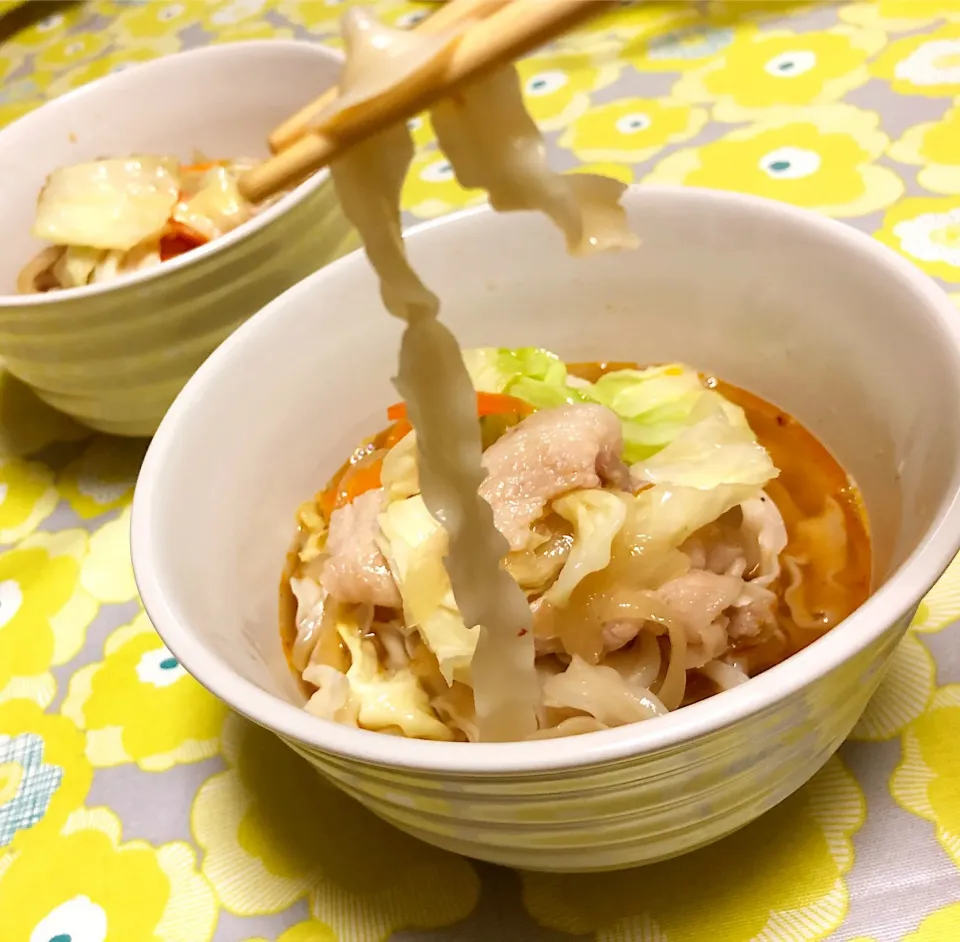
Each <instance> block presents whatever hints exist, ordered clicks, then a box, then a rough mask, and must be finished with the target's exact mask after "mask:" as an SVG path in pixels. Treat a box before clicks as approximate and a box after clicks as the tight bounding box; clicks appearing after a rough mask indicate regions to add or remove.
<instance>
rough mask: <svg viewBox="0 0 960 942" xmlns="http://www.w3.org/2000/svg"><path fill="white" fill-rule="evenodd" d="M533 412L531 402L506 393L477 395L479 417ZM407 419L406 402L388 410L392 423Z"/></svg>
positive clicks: (480, 393) (397, 403) (398, 403)
mask: <svg viewBox="0 0 960 942" xmlns="http://www.w3.org/2000/svg"><path fill="white" fill-rule="evenodd" d="M530 412H533V406H531V405H530V403H529V402H524V401H523V400H522V399H517V397H516V396H508V395H507V394H506V393H491V392H478V393H477V415H478V416H484V415H510V414H514V413H520V414H521V415H527V414H528V413H530ZM406 417H407V404H406V403H405V402H396V403H394V404H393V405H392V406H390V408H389V409H387V418H388V419H390V420H391V421H394V422H396V421H398V420H400V419H405V418H406Z"/></svg>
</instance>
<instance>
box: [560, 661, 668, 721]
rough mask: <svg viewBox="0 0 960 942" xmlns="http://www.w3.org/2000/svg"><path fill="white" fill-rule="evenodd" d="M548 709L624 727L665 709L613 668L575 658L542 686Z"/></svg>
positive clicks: (651, 696)
mask: <svg viewBox="0 0 960 942" xmlns="http://www.w3.org/2000/svg"><path fill="white" fill-rule="evenodd" d="M543 699H544V703H545V704H546V705H547V706H551V707H557V708H563V707H566V708H568V709H572V710H578V711H579V712H581V713H586V714H587V715H589V716H593V717H595V718H596V719H597V720H598V721H599V722H601V723H603V725H604V726H623V725H625V724H627V723H638V722H640V721H642V720H649V719H652V718H653V717H655V716H663V715H664V714H665V713H666V712H667V710H666V707H664V705H663V704H662V703H661V702H660V700H659V699H658V698H657V697H655V696H654V695H653V694H652V693H651V692H650V691H649V690H647V689H645V688H644V687H641V686H640V685H639V684H631V683H629V682H628V681H626V680H625V679H624V678H623V676H622V675H621V674H620V673H618V672H617V671H615V670H614V669H613V668H612V667H604V666H602V665H596V664H588V663H587V662H586V661H584V660H583V658H581V657H578V656H576V655H574V658H573V660H572V661H571V662H570V666H569V667H568V668H567V669H566V670H565V671H564V672H563V673H562V674H557V675H556V676H554V677H550V678H548V679H547V680H546V681H545V682H544V684H543Z"/></svg>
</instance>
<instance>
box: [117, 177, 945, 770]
mask: <svg viewBox="0 0 960 942" xmlns="http://www.w3.org/2000/svg"><path fill="white" fill-rule="evenodd" d="M630 192H631V196H632V197H633V198H637V197H638V196H642V195H643V194H646V193H650V194H654V193H657V194H662V195H666V196H668V197H672V198H675V199H680V200H700V201H708V202H710V201H712V202H720V203H727V204H735V205H741V206H747V207H751V208H753V209H754V210H755V211H759V212H760V213H763V214H767V215H772V216H779V217H781V218H782V219H783V220H785V221H787V222H788V223H790V224H792V225H794V226H801V227H804V228H806V229H807V230H808V231H812V232H814V233H818V234H819V235H820V236H821V238H823V239H825V240H827V241H832V242H834V243H835V244H837V245H838V248H847V249H849V250H851V251H856V252H860V253H864V252H865V253H867V254H869V255H872V256H874V258H875V260H876V262H877V263H878V265H879V266H882V267H885V268H887V269H892V272H893V274H894V275H895V276H898V277H899V278H901V279H902V280H904V281H905V282H906V283H908V284H909V286H910V287H911V289H912V290H914V292H915V293H916V296H917V301H918V307H919V308H921V310H922V309H923V308H925V311H923V313H925V314H926V315H927V316H928V317H932V318H933V320H934V321H935V322H936V323H937V325H938V326H939V328H940V330H941V331H942V333H943V334H944V337H945V338H947V337H949V338H950V339H951V341H952V343H950V344H949V346H950V349H951V351H952V353H953V359H954V361H955V365H956V369H957V372H958V373H960V319H958V318H957V316H956V310H955V308H954V306H953V304H952V302H951V301H950V299H949V298H948V297H947V295H946V293H945V292H944V291H942V290H941V289H940V287H939V286H938V285H936V283H935V282H934V281H933V280H932V279H931V278H929V277H928V276H927V275H926V274H924V273H923V272H922V271H921V270H920V269H918V268H916V267H915V266H913V265H912V264H911V263H909V262H908V261H907V260H906V259H904V258H902V257H901V256H899V255H897V254H896V253H895V252H894V251H893V250H892V249H890V248H888V247H886V246H885V245H883V244H882V243H880V242H878V241H876V240H875V239H873V238H872V237H871V236H868V235H866V234H864V233H862V232H860V231H858V230H856V229H854V228H852V227H851V226H848V225H846V224H843V223H840V222H838V221H836V220H833V219H829V218H827V217H823V216H819V215H817V214H815V213H812V212H808V211H806V210H802V209H798V208H796V207H793V206H790V205H787V204H783V203H778V202H776V201H773V200H768V199H765V198H763V197H756V196H750V195H745V194H739V193H733V192H728V191H721V190H711V189H701V188H696V187H679V186H648V185H643V186H637V185H633V186H632V187H630ZM492 212H493V210H491V209H490V208H489V206H485V205H484V206H478V207H474V208H471V209H466V210H463V211H461V212H458V213H454V214H451V215H449V216H444V217H441V218H439V219H435V220H430V221H428V222H425V223H423V224H421V225H417V226H415V227H413V228H411V229H410V230H408V231H407V232H406V233H405V235H406V237H408V238H414V239H416V238H417V237H418V236H420V235H421V234H423V233H426V232H431V231H432V230H433V229H435V228H438V227H444V226H457V225H467V224H469V221H470V220H471V219H473V218H474V217H476V216H479V215H480V214H484V213H492ZM357 251H358V252H359V251H361V250H357ZM355 254H356V253H351V254H350V255H348V256H344V257H343V258H342V259H338V260H337V261H336V262H334V263H332V264H331V265H329V266H327V267H325V268H323V269H320V270H319V271H317V272H314V273H313V274H312V275H310V276H308V277H307V278H305V279H304V280H303V281H301V282H300V283H298V284H297V285H295V286H293V287H292V288H290V289H288V291H286V292H284V293H283V294H282V295H280V296H279V297H278V298H276V299H275V300H273V301H272V302H270V303H269V304H268V305H266V306H265V307H264V308H263V309H262V310H261V311H259V312H258V313H257V314H255V315H254V316H253V317H252V318H251V319H250V320H248V321H247V322H246V323H245V324H243V325H242V326H241V327H240V328H239V329H238V330H237V331H236V332H235V333H234V334H233V335H231V336H230V337H229V338H228V339H227V340H225V341H224V342H223V343H222V344H221V345H220V347H218V348H217V350H215V351H214V353H213V354H212V355H211V356H210V357H209V358H208V359H207V361H206V362H205V363H204V364H203V365H202V366H201V367H200V369H199V370H198V371H197V373H195V374H194V376H193V377H192V378H191V379H190V381H189V382H188V383H187V384H186V386H185V387H184V389H183V390H182V392H181V393H180V395H179V396H178V397H177V399H176V401H175V402H174V403H173V405H172V406H171V408H170V410H169V411H168V412H167V414H166V416H165V417H164V419H163V420H162V422H161V423H160V427H159V429H158V431H157V433H156V436H155V437H154V439H153V441H152V443H151V445H150V447H149V449H148V451H147V454H146V457H145V459H144V462H143V465H142V467H141V470H140V475H139V478H138V480H137V484H136V489H135V493H134V499H133V509H132V520H131V551H132V559H133V568H134V575H135V578H136V582H137V587H138V589H139V591H140V597H141V599H142V601H143V605H144V608H145V610H146V612H147V614H148V617H149V618H150V619H151V621H152V622H153V624H154V626H155V627H156V629H157V632H158V633H159V634H160V636H161V638H162V639H163V641H164V643H165V644H166V645H167V647H168V648H169V649H170V651H171V652H172V653H173V654H174V656H175V657H177V658H178V660H180V661H181V663H182V664H183V665H184V668H185V669H186V670H187V671H188V672H189V673H190V674H191V675H192V676H194V677H195V678H196V679H197V680H198V681H199V682H200V683H201V684H202V685H203V686H204V687H206V688H207V689H208V690H209V691H211V692H212V693H213V694H214V695H216V696H217V697H219V698H220V699H221V700H223V701H224V702H226V703H227V704H228V705H229V706H231V707H232V708H233V709H235V710H237V711H239V712H240V713H242V714H243V715H245V716H247V717H248V718H249V719H251V720H253V721H254V722H256V723H258V724H259V725H261V726H264V727H266V728H268V729H271V730H272V731H274V732H275V733H277V734H279V735H281V736H283V737H286V738H288V739H292V740H295V741H297V742H298V743H300V744H302V745H303V746H306V747H308V748H311V749H316V750H318V751H320V752H323V753H326V754H328V755H332V756H335V757H339V758H342V759H345V760H347V761H348V762H351V763H364V764H369V765H374V766H381V767H386V768H393V769H400V770H407V771H412V772H419V773H428V774H430V773H432V774H434V775H453V776H470V775H481V776H483V775H487V776H490V775H495V776H509V775H524V774H526V775H529V774H535V773H546V772H556V771H559V770H565V769H573V768H581V767H584V766H592V765H601V764H609V763H613V762H618V761H623V760H627V759H630V758H635V757H638V756H642V755H646V754H649V753H653V752H659V751H662V750H666V749H671V748H678V747H680V746H681V745H683V744H686V743H689V742H691V741H693V740H697V739H700V738H703V737H705V736H708V735H709V734H711V733H716V732H718V731H720V730H722V729H724V728H727V727H729V726H731V725H733V724H735V723H737V722H739V721H742V720H744V719H746V718H748V717H750V716H751V715H756V714H759V713H761V712H763V711H766V710H768V709H770V708H771V707H773V706H774V705H775V704H778V703H780V702H782V701H784V700H786V699H788V698H790V697H792V696H794V695H796V694H797V693H798V692H799V691H802V690H803V689H805V688H807V687H808V686H810V685H811V684H813V683H814V682H815V681H817V680H818V679H820V678H821V677H823V676H824V675H826V674H828V673H829V672H830V671H832V670H834V669H835V668H837V667H839V666H840V665H842V664H843V663H844V662H845V661H847V660H849V659H850V658H852V657H853V656H855V655H856V654H857V653H859V652H860V651H862V650H864V649H866V648H867V647H868V646H869V645H870V644H871V643H873V642H875V641H876V640H877V639H878V638H879V637H880V636H882V635H883V634H884V633H885V632H886V631H887V630H889V628H890V626H891V625H892V624H893V623H894V622H895V621H896V620H898V619H901V618H902V617H903V616H904V615H906V614H907V613H908V612H909V611H910V609H911V608H912V607H913V606H915V605H916V604H918V603H919V602H920V600H921V599H922V597H923V596H924V595H925V594H926V593H927V592H928V591H929V589H930V588H931V587H932V586H933V585H934V583H935V582H936V581H937V579H939V577H940V576H941V575H942V573H943V572H944V571H945V570H946V568H947V566H948V565H949V563H950V562H951V560H952V559H953V557H954V556H955V555H956V554H957V551H958V549H960V468H958V469H957V471H956V472H955V473H954V475H953V478H952V480H951V481H950V483H949V486H948V488H947V489H946V491H945V493H944V495H943V497H942V498H941V500H940V502H939V506H938V508H937V511H936V515H935V517H934V520H933V522H932V523H931V525H930V526H929V527H928V529H927V530H926V532H925V533H924V534H923V536H922V538H921V539H920V540H919V541H918V542H917V545H916V546H915V547H914V549H913V550H912V551H911V553H910V554H909V556H908V557H907V558H906V559H905V560H904V561H903V562H902V563H901V564H900V566H898V567H897V569H896V570H895V571H894V572H892V573H891V574H890V575H889V576H888V578H887V580H886V582H885V584H884V585H883V586H881V587H880V589H878V590H877V591H876V592H874V593H873V594H872V595H871V596H870V597H869V598H868V599H867V601H866V602H865V603H864V604H863V605H862V606H861V607H860V608H859V609H857V610H856V611H855V612H854V613H853V614H852V615H850V616H849V617H848V618H846V619H845V620H844V621H843V622H841V624H840V625H838V626H836V628H834V629H833V630H831V631H829V632H828V633H827V634H825V635H823V636H822V637H820V638H819V639H817V640H816V641H815V642H813V643H812V644H811V645H809V646H808V647H807V648H805V649H804V650H802V651H800V652H798V653H797V654H794V655H793V656H792V657H790V658H788V659H787V660H786V661H783V662H781V663H780V664H778V665H776V666H774V667H772V668H770V669H769V670H767V671H765V672H764V673H763V674H761V675H759V676H757V677H754V678H751V680H750V682H749V683H747V684H743V685H742V686H739V687H737V688H735V689H733V690H729V691H726V692H723V693H720V694H717V695H715V696H713V697H710V698H709V699H708V700H706V701H701V702H700V703H695V704H691V705H690V706H688V707H684V709H682V710H678V711H674V712H672V713H670V714H668V715H667V716H664V717H658V718H657V719H656V720H655V721H653V722H648V723H635V724H631V725H628V726H621V727H618V728H615V729H610V730H605V731H602V732H595V733H588V734H584V735H581V736H573V737H567V738H557V739H546V740H537V741H524V742H509V743H446V742H432V741H424V740H415V739H404V738H401V737H394V736H385V735H383V734H382V733H376V732H371V731H368V730H359V729H354V728H351V727H347V726H342V725H340V724H337V723H334V722H331V721H327V720H322V719H319V718H317V717H314V716H311V715H310V714H308V713H307V712H306V711H305V710H303V708H302V707H300V706H296V705H294V704H292V703H289V702H287V701H284V700H282V699H280V698H279V697H276V696H274V695H273V694H271V693H268V692H266V691H265V690H262V689H261V688H260V687H258V686H256V685H255V684H253V683H251V682H250V681H248V680H246V679H244V678H243V677H241V676H240V675H239V674H237V673H236V672H234V671H233V670H232V669H231V668H230V667H228V666H227V665H226V664H224V663H223V662H222V661H221V660H220V658H219V657H218V656H217V655H215V654H214V653H212V652H211V651H209V650H208V649H207V647H206V646H205V645H204V643H203V642H202V641H200V640H199V639H198V638H196V637H194V635H193V633H192V632H191V630H190V629H189V627H188V626H187V625H186V624H185V623H181V621H180V619H179V617H178V615H177V613H176V611H175V609H174V607H173V606H171V605H170V604H169V603H168V601H167V599H166V597H165V592H164V582H165V580H164V578H163V576H162V574H161V573H162V568H163V567H158V566H157V565H156V560H155V557H154V553H153V541H152V537H151V533H152V530H153V520H154V515H155V514H157V515H159V514H161V513H162V509H161V508H160V507H159V506H157V502H156V501H155V500H153V499H152V495H153V491H154V489H155V487H156V484H157V481H158V479H159V478H160V477H162V475H163V472H164V466H165V465H166V463H167V460H168V456H170V455H171V453H172V452H174V451H175V450H176V449H177V448H178V441H179V434H178V429H179V426H180V425H181V424H183V423H184V422H189V421H190V414H191V412H192V406H193V404H194V402H195V401H197V400H198V399H199V398H200V397H201V396H202V395H203V393H204V390H205V389H206V388H207V386H208V385H209V384H210V383H211V382H216V379H217V374H218V373H219V372H220V371H221V370H224V369H227V368H229V363H230V360H231V357H232V353H233V350H234V349H235V348H237V347H239V346H241V345H247V344H250V343H255V342H256V341H257V337H258V333H259V331H260V330H261V329H262V328H263V327H264V325H266V324H267V322H268V321H269V320H270V318H271V317H273V316H274V314H275V313H276V312H277V311H278V310H279V309H281V308H283V307H285V306H286V305H287V304H288V303H289V302H290V301H291V300H293V299H294V298H298V297H300V296H303V295H314V294H316V295H319V294H320V293H322V289H321V285H323V283H324V280H325V279H327V278H329V277H330V276H331V273H335V272H336V271H337V270H338V267H342V266H344V265H346V264H356V259H355V258H354V255H355ZM350 259H353V261H352V262H351V261H349V260H350ZM278 565H279V563H278Z"/></svg>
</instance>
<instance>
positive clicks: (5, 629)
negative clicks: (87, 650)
mask: <svg viewBox="0 0 960 942" xmlns="http://www.w3.org/2000/svg"><path fill="white" fill-rule="evenodd" d="M87 545H88V539H87V535H86V533H84V532H83V531H81V530H61V531H60V532H58V533H35V534H34V535H33V536H31V537H28V538H27V539H25V540H22V541H21V542H20V543H19V545H18V546H17V547H16V548H15V549H11V550H8V551H7V552H5V553H3V554H0V701H3V700H6V699H11V698H16V697H29V698H30V699H33V700H36V701H37V702H38V703H40V704H41V705H42V706H47V704H49V702H50V701H51V700H52V699H53V696H54V693H55V690H56V687H55V683H54V679H53V676H52V675H51V674H50V668H51V667H53V666H54V665H60V664H65V663H66V662H67V661H69V660H70V659H71V658H72V657H73V656H74V655H75V654H76V653H77V652H78V651H79V650H80V648H81V647H82V646H83V641H84V637H85V633H86V629H87V626H88V625H89V624H90V622H91V621H92V620H93V617H94V615H95V614H96V611H97V604H96V602H95V601H94V600H93V599H92V598H91V597H90V596H89V595H88V594H87V593H86V592H85V591H84V590H83V588H82V587H81V586H80V570H81V565H82V563H83V559H84V556H85V555H86V551H87Z"/></svg>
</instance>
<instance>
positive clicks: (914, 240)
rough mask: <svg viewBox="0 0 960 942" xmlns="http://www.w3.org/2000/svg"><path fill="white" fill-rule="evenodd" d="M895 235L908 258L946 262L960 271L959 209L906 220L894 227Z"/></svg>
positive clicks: (926, 214) (925, 214)
mask: <svg viewBox="0 0 960 942" xmlns="http://www.w3.org/2000/svg"><path fill="white" fill-rule="evenodd" d="M893 233H894V235H895V236H897V237H898V238H899V239H900V246H901V248H902V250H903V251H904V252H906V253H907V255H910V256H912V257H913V258H917V259H920V261H922V262H946V263H947V264H948V265H954V266H956V267H957V268H960V206H958V207H957V208H956V209H951V210H947V211H946V212H942V213H924V214H923V215H922V216H916V217H915V218H913V219H905V220H904V221H903V222H900V223H897V225H896V226H894V228H893Z"/></svg>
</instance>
